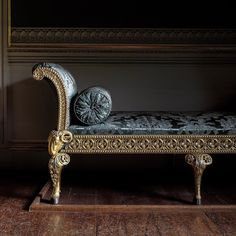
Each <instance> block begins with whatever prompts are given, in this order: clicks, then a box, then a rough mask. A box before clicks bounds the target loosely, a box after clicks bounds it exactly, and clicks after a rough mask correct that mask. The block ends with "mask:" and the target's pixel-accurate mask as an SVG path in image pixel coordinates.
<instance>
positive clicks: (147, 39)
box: [11, 28, 236, 47]
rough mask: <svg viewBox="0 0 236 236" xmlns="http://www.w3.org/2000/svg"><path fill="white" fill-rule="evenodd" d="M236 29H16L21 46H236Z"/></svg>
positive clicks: (15, 40) (14, 35)
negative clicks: (27, 44)
mask: <svg viewBox="0 0 236 236" xmlns="http://www.w3.org/2000/svg"><path fill="white" fill-rule="evenodd" d="M235 42H236V30H234V29H152V28H147V29H144V28H112V29H111V28H12V30H11V43H12V45H17V44H26V43H29V44H58V43H59V44H67V45H65V46H66V47H70V45H68V44H131V45H134V44H235Z"/></svg>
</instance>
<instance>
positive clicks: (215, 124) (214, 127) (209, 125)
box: [69, 112, 236, 135]
mask: <svg viewBox="0 0 236 236" xmlns="http://www.w3.org/2000/svg"><path fill="white" fill-rule="evenodd" d="M69 130H70V131H71V132H72V133H74V134H84V135H90V134H98V135H99V134H116V135H119V134H120V135H132V134H134V135H139V134H140V135H146V134H155V135H160V134H170V135H173V134H181V135H182V134H183V135H184V134H186V135H187V134H194V135H210V134H213V135H216V134H222V135H223V134H236V114H235V113H229V112H205V113H203V112H112V113H111V114H110V116H109V117H108V119H107V120H106V121H105V122H103V123H101V124H97V125H90V126H83V125H71V126H70V127H69Z"/></svg>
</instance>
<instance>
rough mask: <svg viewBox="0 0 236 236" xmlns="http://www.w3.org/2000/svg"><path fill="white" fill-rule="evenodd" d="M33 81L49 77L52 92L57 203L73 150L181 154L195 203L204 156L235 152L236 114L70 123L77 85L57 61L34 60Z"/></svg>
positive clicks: (124, 115) (142, 115) (147, 115)
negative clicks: (190, 171)
mask: <svg viewBox="0 0 236 236" xmlns="http://www.w3.org/2000/svg"><path fill="white" fill-rule="evenodd" d="M33 77H34V79H36V80H42V79H43V78H47V79H49V80H50V81H51V82H52V83H53V84H54V86H55V88H56V91H57V95H58V122H57V128H56V130H53V131H51V132H50V134H49V138H48V150H49V154H50V156H51V158H50V160H49V170H50V174H51V179H52V183H53V192H52V200H53V203H54V204H58V202H59V197H60V184H61V171H62V168H63V166H66V165H67V164H68V163H69V162H70V156H69V155H70V154H73V153H103V154H105V153H132V154H134V153H156V154H158V153H159V154H160V153H161V154H163V153H166V154H167V153H169V154H170V153H173V154H185V161H186V162H187V163H188V164H189V165H191V166H192V168H193V171H194V178H195V196H194V202H195V203H196V204H198V205H199V204H201V179H202V174H203V171H204V169H205V168H206V166H207V165H210V164H211V163H212V157H211V156H210V154H214V153H218V154H223V153H236V114H233V113H227V112H225V113H224V112H205V113H200V112H185V113H184V112H112V113H111V114H110V116H109V117H108V119H107V120H106V121H105V122H103V123H101V124H97V125H89V126H88V125H87V126H86V125H80V124H75V123H73V119H72V116H73V114H72V113H73V112H72V109H71V106H72V102H73V98H74V97H75V96H76V94H77V92H78V91H77V86H76V83H75V80H74V79H73V77H72V75H71V74H70V73H69V72H68V71H66V70H65V69H64V68H62V67H61V66H59V65H56V64H51V63H41V64H37V65H35V66H34V68H33Z"/></svg>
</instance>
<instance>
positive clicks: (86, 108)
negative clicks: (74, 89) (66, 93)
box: [74, 87, 112, 125]
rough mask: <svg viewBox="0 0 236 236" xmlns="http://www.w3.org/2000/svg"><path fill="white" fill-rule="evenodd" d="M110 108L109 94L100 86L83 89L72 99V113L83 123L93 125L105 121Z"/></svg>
mask: <svg viewBox="0 0 236 236" xmlns="http://www.w3.org/2000/svg"><path fill="white" fill-rule="evenodd" d="M111 108H112V101H111V95H110V93H109V92H108V91H107V90H105V89H104V88H101V87H90V88H87V89H85V90H83V91H82V92H81V93H80V94H78V95H77V97H76V98H75V101H74V114H75V116H76V118H77V119H78V120H79V121H80V122H81V123H82V124H85V125H95V124H99V123H101V122H103V121H105V120H106V119H107V117H108V116H109V114H110V112H111Z"/></svg>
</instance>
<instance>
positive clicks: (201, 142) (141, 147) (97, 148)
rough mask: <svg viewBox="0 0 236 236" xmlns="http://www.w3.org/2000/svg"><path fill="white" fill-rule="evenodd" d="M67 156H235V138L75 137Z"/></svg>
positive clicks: (164, 136) (161, 136)
mask: <svg viewBox="0 0 236 236" xmlns="http://www.w3.org/2000/svg"><path fill="white" fill-rule="evenodd" d="M62 152H66V153H103V154H105V153H130V154H132V153H173V154H177V153H179V154H180V153H182V154H187V153H219V154H220V153H236V136H235V135H74V136H73V140H72V141H71V142H70V143H69V144H66V145H65V147H64V148H63V149H62Z"/></svg>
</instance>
